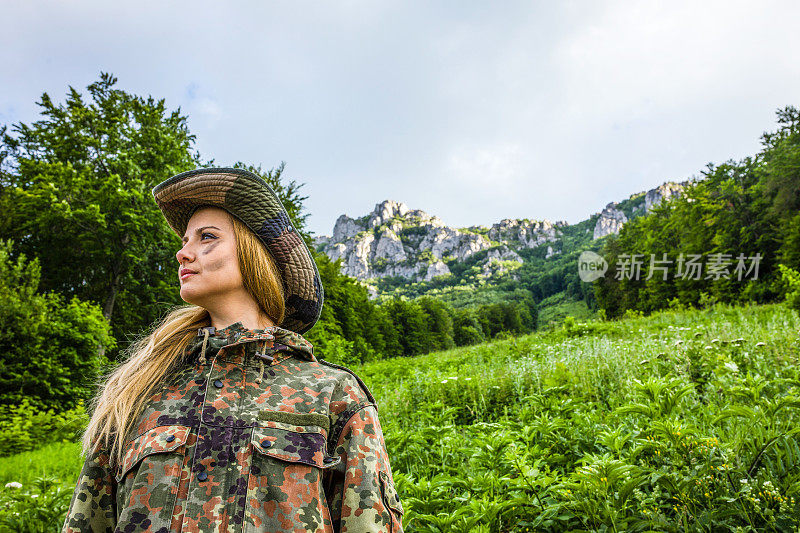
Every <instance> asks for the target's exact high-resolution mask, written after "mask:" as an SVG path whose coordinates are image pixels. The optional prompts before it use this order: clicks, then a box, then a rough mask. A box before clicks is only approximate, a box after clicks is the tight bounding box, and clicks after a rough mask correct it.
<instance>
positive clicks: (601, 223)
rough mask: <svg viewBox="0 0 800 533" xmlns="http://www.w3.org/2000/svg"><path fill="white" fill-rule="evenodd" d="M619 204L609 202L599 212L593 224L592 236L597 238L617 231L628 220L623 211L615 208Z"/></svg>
mask: <svg viewBox="0 0 800 533" xmlns="http://www.w3.org/2000/svg"><path fill="white" fill-rule="evenodd" d="M618 205H619V204H618V203H617V202H611V203H609V204H608V205H607V206H605V208H604V209H603V210H602V211H601V212H600V218H598V219H597V223H596V224H595V225H594V238H595V239H599V238H600V237H605V236H606V235H610V234H612V233H619V230H620V228H622V225H623V224H625V223H626V222H627V221H628V217H626V216H625V213H623V212H622V211H620V210H619V209H617V206H618Z"/></svg>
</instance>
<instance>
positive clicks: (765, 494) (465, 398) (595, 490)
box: [0, 304, 800, 532]
mask: <svg viewBox="0 0 800 533" xmlns="http://www.w3.org/2000/svg"><path fill="white" fill-rule="evenodd" d="M798 363H800V318H799V317H798V314H797V312H796V311H792V310H790V309H789V308H787V307H786V306H785V305H782V304H780V305H779V304H774V305H763V306H755V305H754V306H745V307H741V306H740V307H731V306H726V305H716V306H713V307H711V308H708V309H704V310H692V309H690V310H671V311H663V312H659V313H656V314H654V315H652V316H649V317H637V316H632V317H630V318H626V319H624V320H619V321H610V322H580V321H576V320H573V319H570V318H567V319H566V320H565V321H564V322H563V326H561V327H559V328H555V329H552V330H550V331H546V332H537V333H533V334H530V335H526V336H522V337H516V338H507V339H503V340H496V341H494V342H490V343H485V344H481V345H476V346H471V347H462V348H457V349H454V350H450V351H446V352H436V353H430V354H427V355H423V356H418V357H413V358H395V359H388V360H383V361H379V362H375V363H371V364H367V365H364V366H362V367H358V368H354V370H355V371H356V372H357V373H358V374H359V375H360V376H361V377H362V378H363V379H364V381H365V382H366V383H367V384H368V386H369V387H370V389H371V391H372V392H373V394H374V396H375V397H376V399H377V402H378V408H379V412H380V417H381V423H382V425H383V430H384V434H385V437H386V442H387V446H388V448H389V454H390V458H391V460H392V469H393V472H394V475H395V481H396V483H397V486H398V489H399V491H400V493H401V499H402V504H403V507H404V509H405V515H404V524H405V530H406V531H408V532H433V531H448V532H464V531H474V532H490V531H492V532H510V531H729V530H730V531H800V365H799V364H798ZM77 455H78V446H77V445H76V444H74V443H61V444H58V443H57V444H50V445H48V446H47V447H45V448H42V449H40V450H37V451H34V452H26V453H23V454H19V455H16V456H11V457H6V458H2V459H0V481H2V485H0V486H5V485H6V484H7V483H9V482H18V483H20V484H22V487H20V488H14V487H5V488H2V489H0V490H2V494H0V531H2V530H3V529H2V528H5V530H8V531H58V528H59V526H60V522H59V521H58V519H56V518H55V517H57V516H58V517H60V516H63V513H64V511H65V510H66V505H68V503H69V496H71V492H72V488H73V486H74V482H75V479H76V477H77V474H78V472H79V470H80V464H81V461H80V458H79V457H78V456H77ZM42 475H44V476H46V477H45V478H44V479H42V478H41V477H40V476H42ZM37 491H38V492H37ZM34 495H35V496H36V497H34ZM37 502H43V504H42V505H39V504H38V503H37ZM47 506H50V507H49V508H45V507H47ZM14 513H18V514H17V515H16V516H14ZM36 513H40V515H41V517H40V518H36ZM14 520H16V522H13V521H14ZM47 520H50V521H51V522H49V523H48V522H47ZM25 521H27V522H25ZM37 521H38V522H37ZM23 522H25V524H27V525H24V524H23ZM14 523H16V524H17V525H16V526H15V525H13V524H14ZM37 523H38V524H40V525H38V526H36V528H34V527H33V526H32V525H31V524H33V525H36V524H37ZM21 524H22V525H21ZM46 524H47V525H46ZM15 528H16V529H15Z"/></svg>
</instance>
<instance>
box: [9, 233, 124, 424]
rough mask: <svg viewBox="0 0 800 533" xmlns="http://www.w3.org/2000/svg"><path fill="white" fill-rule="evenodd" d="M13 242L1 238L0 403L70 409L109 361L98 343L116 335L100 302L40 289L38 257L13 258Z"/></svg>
mask: <svg viewBox="0 0 800 533" xmlns="http://www.w3.org/2000/svg"><path fill="white" fill-rule="evenodd" d="M12 246H13V243H12V242H10V241H2V240H0V291H2V293H3V298H2V299H0V405H10V404H20V403H21V402H22V401H23V400H25V399H27V400H28V401H29V403H30V404H31V405H33V406H35V407H38V408H43V409H45V408H54V409H56V410H57V411H63V410H68V409H71V408H74V407H76V406H77V405H78V403H79V402H80V401H81V400H88V399H89V398H90V397H91V395H92V393H93V392H94V389H93V387H94V381H95V379H96V378H97V377H98V375H99V373H100V372H101V371H102V369H103V368H104V365H105V363H106V362H107V361H106V359H105V357H103V356H100V355H98V354H97V347H98V346H99V345H105V346H114V339H113V338H112V337H111V335H110V333H109V328H108V324H107V322H106V321H105V320H104V319H103V315H102V312H101V310H100V308H99V307H98V306H96V305H94V304H92V303H90V302H84V301H81V300H80V299H78V298H77V297H74V296H73V297H72V298H71V299H69V300H66V299H65V298H64V297H63V296H61V295H60V294H57V293H54V292H50V293H40V292H39V290H38V289H39V279H40V272H41V270H40V266H39V261H38V259H36V258H33V259H31V260H28V259H27V257H25V255H19V256H18V257H17V258H16V259H12V258H11V250H12Z"/></svg>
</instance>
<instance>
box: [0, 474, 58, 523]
mask: <svg viewBox="0 0 800 533" xmlns="http://www.w3.org/2000/svg"><path fill="white" fill-rule="evenodd" d="M18 485H19V486H18ZM71 499H72V489H70V488H69V487H65V486H63V485H60V484H59V483H58V480H57V479H54V478H52V477H39V478H36V479H35V480H34V481H33V483H31V484H28V485H22V484H18V483H8V484H6V485H5V486H4V487H0V531H14V532H17V533H50V532H53V533H58V532H59V531H61V526H62V524H63V523H64V518H65V514H66V512H67V510H68V509H69V502H70V500H71Z"/></svg>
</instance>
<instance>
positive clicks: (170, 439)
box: [167, 435, 175, 442]
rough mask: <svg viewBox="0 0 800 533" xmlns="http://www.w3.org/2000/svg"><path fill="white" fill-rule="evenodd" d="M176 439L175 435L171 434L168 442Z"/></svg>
mask: <svg viewBox="0 0 800 533" xmlns="http://www.w3.org/2000/svg"><path fill="white" fill-rule="evenodd" d="M174 440H175V435H170V436H169V437H167V442H172V441H174Z"/></svg>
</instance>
